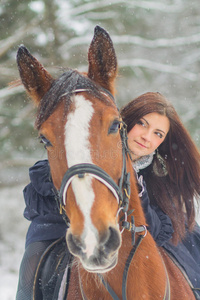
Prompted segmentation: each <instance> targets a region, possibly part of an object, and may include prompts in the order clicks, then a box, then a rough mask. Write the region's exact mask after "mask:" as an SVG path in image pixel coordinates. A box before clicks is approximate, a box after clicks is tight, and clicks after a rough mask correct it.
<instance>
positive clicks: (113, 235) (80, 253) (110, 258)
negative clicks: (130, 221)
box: [66, 226, 121, 273]
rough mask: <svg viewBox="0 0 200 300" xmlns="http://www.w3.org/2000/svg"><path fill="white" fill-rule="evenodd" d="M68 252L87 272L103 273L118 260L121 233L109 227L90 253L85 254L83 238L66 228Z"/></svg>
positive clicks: (111, 267)
mask: <svg viewBox="0 0 200 300" xmlns="http://www.w3.org/2000/svg"><path fill="white" fill-rule="evenodd" d="M66 240H67V244H68V248H69V250H70V252H71V253H72V254H73V255H74V256H76V257H78V258H79V259H80V261H81V263H82V265H83V267H84V269H86V270H87V271H89V272H93V273H97V272H98V273H105V272H108V271H109V270H111V269H113V268H114V267H115V265H116V264H117V261H118V250H119V247H120V245H121V235H120V232H119V230H118V229H116V228H114V227H111V226H110V227H109V228H108V230H107V231H106V233H104V235H103V237H102V238H101V239H99V242H97V244H96V245H95V247H94V250H93V251H92V253H91V255H89V256H88V255H87V253H86V251H85V249H86V245H85V241H84V239H82V240H81V238H79V237H77V236H74V235H73V234H72V233H71V232H70V230H68V233H67V236H66Z"/></svg>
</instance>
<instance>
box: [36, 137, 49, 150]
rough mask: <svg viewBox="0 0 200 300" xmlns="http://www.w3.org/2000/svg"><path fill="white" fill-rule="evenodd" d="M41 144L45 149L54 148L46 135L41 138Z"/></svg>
mask: <svg viewBox="0 0 200 300" xmlns="http://www.w3.org/2000/svg"><path fill="white" fill-rule="evenodd" d="M39 140H40V143H42V144H44V148H45V149H46V148H47V147H50V146H52V144H51V142H50V141H49V140H47V138H46V137H45V136H44V135H40V136H39Z"/></svg>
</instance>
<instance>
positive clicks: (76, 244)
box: [67, 233, 82, 254]
mask: <svg viewBox="0 0 200 300" xmlns="http://www.w3.org/2000/svg"><path fill="white" fill-rule="evenodd" d="M67 245H68V248H69V250H70V252H72V253H73V254H79V253H80V252H81V251H82V244H81V242H80V240H79V239H78V238H77V237H76V236H74V235H73V234H71V233H69V234H68V235H67Z"/></svg>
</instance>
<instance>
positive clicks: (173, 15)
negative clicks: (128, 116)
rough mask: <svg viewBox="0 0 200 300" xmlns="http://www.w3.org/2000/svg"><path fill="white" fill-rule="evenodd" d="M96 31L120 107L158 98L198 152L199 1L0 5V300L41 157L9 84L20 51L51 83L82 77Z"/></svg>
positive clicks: (24, 106) (30, 110)
mask: <svg viewBox="0 0 200 300" xmlns="http://www.w3.org/2000/svg"><path fill="white" fill-rule="evenodd" d="M95 25H100V26H101V27H104V28H105V29H106V30H107V31H108V32H109V34H110V36H111V38H112V40H113V43H114V46H115V50H116V54H117V57H118V66H119V76H118V79H117V84H116V87H117V95H116V99H117V104H118V107H119V108H120V107H121V106H123V105H124V104H126V103H127V102H128V101H130V100H131V99H133V98H135V97H137V96H138V95H140V94H142V93H145V92H147V91H156V92H157V91H158V92H160V93H162V94H164V95H165V96H166V97H167V98H168V100H170V101H171V102H172V103H173V105H174V106H175V108H176V110H177V112H178V114H179V115H180V116H181V119H182V121H183V123H184V125H185V126H186V128H187V129H188V131H189V132H190V134H191V135H192V137H193V140H194V141H195V142H196V144H197V145H198V147H200V118H199V114H200V5H199V0H191V1H188V0H146V1H145V0H144V1H143V0H124V1H120V0H100V1H96V0H93V1H92V0H67V1H66V0H51V1H49V0H39V1H30V0H0V74H1V76H0V128H1V130H0V149H1V150H0V155H1V159H0V170H1V171H0V201H1V207H2V209H3V216H0V253H1V254H0V275H1V278H2V277H3V276H4V275H5V277H4V281H3V282H2V284H0V298H1V299H4V300H9V299H14V295H15V289H16V282H17V276H18V273H17V272H18V267H19V263H20V260H21V256H22V254H23V247H24V240H25V231H26V228H27V226H28V222H26V221H25V220H23V209H24V202H23V196H22V190H23V186H24V185H25V184H26V183H28V181H29V178H28V168H29V167H30V166H31V165H32V164H33V163H35V162H36V161H37V160H40V159H44V158H46V152H45V150H44V148H43V146H42V145H40V144H39V141H38V139H37V132H36V130H35V129H34V116H35V108H34V107H33V105H32V103H31V102H30V101H29V99H28V97H27V95H26V93H25V92H24V89H23V87H22V86H21V85H19V86H16V85H13V84H12V83H13V82H14V81H16V80H17V79H19V74H18V70H17V65H16V52H17V49H18V46H19V45H20V44H24V45H25V46H26V47H27V48H28V49H29V51H30V52H31V53H32V54H33V55H34V56H35V57H36V58H37V59H38V60H39V61H40V62H41V63H42V64H43V65H44V66H45V68H46V69H47V70H48V71H49V72H50V73H51V74H52V75H53V76H54V77H58V76H59V75H60V74H61V73H62V72H63V69H66V68H68V67H70V68H77V69H78V70H80V71H87V50H88V47H89V44H90V42H91V39H92V36H93V30H94V27H95ZM16 201H17V202H16ZM4 210H5V211H4ZM7 216H9V217H7ZM15 223H16V224H18V225H17V226H16V224H15ZM13 226H14V229H13ZM3 253H4V254H3ZM11 256H12V259H10V257H11ZM11 286H12V288H11ZM3 295H4V297H3Z"/></svg>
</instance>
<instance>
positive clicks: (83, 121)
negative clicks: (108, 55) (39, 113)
mask: <svg viewBox="0 0 200 300" xmlns="http://www.w3.org/2000/svg"><path fill="white" fill-rule="evenodd" d="M74 104H75V110H74V111H73V112H71V113H69V115H68V118H67V122H66V125H65V149H66V156H67V162H68V167H71V166H73V165H75V164H80V163H92V158H91V153H90V143H89V127H90V121H91V119H92V116H93V113H94V109H93V106H92V103H91V102H90V101H89V100H86V99H85V98H84V97H83V96H81V95H76V96H74ZM92 180H93V179H92V178H91V177H90V176H85V177H84V178H78V177H75V178H74V179H73V180H72V183H71V184H72V189H73V192H74V195H75V198H76V202H77V204H78V205H79V207H80V209H81V212H82V214H83V216H84V220H85V227H84V231H83V234H82V238H83V239H84V242H85V244H86V250H85V251H86V254H87V256H88V257H89V256H90V255H91V254H92V253H93V250H94V248H95V245H96V244H97V230H96V228H95V227H94V225H93V224H92V221H91V208H92V205H93V203H94V198H95V195H94V191H93V189H92Z"/></svg>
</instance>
